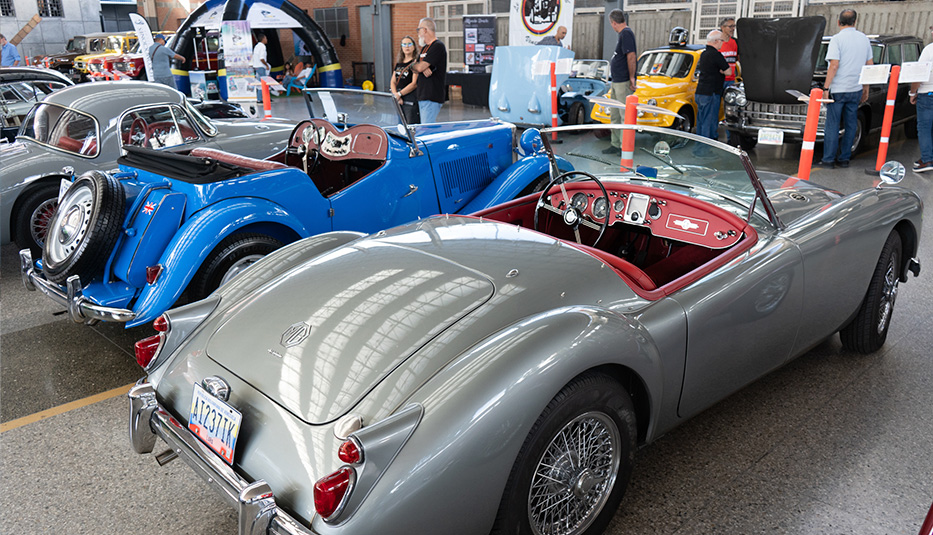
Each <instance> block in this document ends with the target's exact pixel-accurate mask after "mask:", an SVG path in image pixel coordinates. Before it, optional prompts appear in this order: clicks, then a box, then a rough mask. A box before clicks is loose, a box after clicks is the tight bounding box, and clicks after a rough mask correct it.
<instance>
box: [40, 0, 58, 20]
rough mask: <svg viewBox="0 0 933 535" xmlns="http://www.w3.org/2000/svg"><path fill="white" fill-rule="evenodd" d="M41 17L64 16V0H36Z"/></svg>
mask: <svg viewBox="0 0 933 535" xmlns="http://www.w3.org/2000/svg"><path fill="white" fill-rule="evenodd" d="M36 7H37V8H38V10H39V16H40V17H63V16H64V14H63V10H62V0H36Z"/></svg>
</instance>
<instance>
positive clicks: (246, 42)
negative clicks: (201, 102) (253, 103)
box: [220, 20, 256, 100]
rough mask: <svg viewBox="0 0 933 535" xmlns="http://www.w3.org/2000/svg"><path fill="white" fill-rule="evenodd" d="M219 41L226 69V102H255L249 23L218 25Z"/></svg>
mask: <svg viewBox="0 0 933 535" xmlns="http://www.w3.org/2000/svg"><path fill="white" fill-rule="evenodd" d="M220 40H221V44H222V45H223V51H224V66H225V67H226V69H227V100H256V88H255V87H251V86H250V84H251V83H255V81H256V76H255V75H254V73H253V67H252V59H253V38H252V35H251V34H250V30H249V22H247V21H245V20H225V21H224V22H223V24H221V25H220Z"/></svg>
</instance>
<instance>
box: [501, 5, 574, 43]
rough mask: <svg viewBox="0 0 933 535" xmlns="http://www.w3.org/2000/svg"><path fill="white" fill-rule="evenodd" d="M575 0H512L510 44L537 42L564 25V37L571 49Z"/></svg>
mask: <svg viewBox="0 0 933 535" xmlns="http://www.w3.org/2000/svg"><path fill="white" fill-rule="evenodd" d="M573 6H574V0H512V1H511V9H510V10H509V46H520V45H536V44H538V42H539V41H541V40H542V39H544V38H545V37H547V36H549V35H554V34H556V33H557V29H558V28H560V27H561V26H563V27H564V28H566V29H567V35H566V37H564V38H563V39H562V40H561V43H562V45H563V46H564V47H565V48H570V46H571V43H572V40H571V38H572V37H573Z"/></svg>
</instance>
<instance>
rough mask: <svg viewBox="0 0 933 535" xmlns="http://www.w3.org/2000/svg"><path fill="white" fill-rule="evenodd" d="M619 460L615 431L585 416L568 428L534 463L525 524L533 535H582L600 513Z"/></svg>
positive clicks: (602, 419) (599, 418)
mask: <svg viewBox="0 0 933 535" xmlns="http://www.w3.org/2000/svg"><path fill="white" fill-rule="evenodd" d="M620 460H621V438H620V435H619V429H618V427H617V426H616V424H615V422H614V421H613V420H612V418H610V417H609V416H608V415H606V414H604V413H601V412H588V413H585V414H582V415H580V416H578V417H577V418H575V419H573V420H572V421H570V422H568V423H567V425H565V426H564V427H563V428H562V429H561V430H560V431H559V432H558V433H557V435H555V436H554V437H553V438H552V439H551V442H550V444H548V446H547V448H546V449H545V451H544V454H543V455H542V456H541V459H540V460H539V461H538V464H537V466H536V467H535V470H534V474H533V476H532V480H531V488H530V491H529V494H528V520H529V523H530V525H531V528H532V531H533V532H534V533H536V534H538V535H572V534H578V533H582V532H584V531H585V530H586V529H587V528H588V527H589V526H590V524H592V522H593V520H594V519H595V518H596V516H597V515H598V513H599V512H600V511H601V510H602V509H603V506H604V505H605V504H606V501H607V500H608V499H609V494H610V492H611V490H612V488H613V485H614V483H615V478H616V474H617V473H618V469H619V463H620Z"/></svg>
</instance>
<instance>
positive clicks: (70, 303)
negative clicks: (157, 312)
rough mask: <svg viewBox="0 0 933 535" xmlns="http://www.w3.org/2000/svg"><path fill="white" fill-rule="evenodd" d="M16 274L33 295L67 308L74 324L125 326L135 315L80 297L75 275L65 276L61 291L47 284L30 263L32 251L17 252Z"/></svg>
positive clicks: (78, 282)
mask: <svg viewBox="0 0 933 535" xmlns="http://www.w3.org/2000/svg"><path fill="white" fill-rule="evenodd" d="M19 262H20V272H21V274H22V276H23V285H24V286H26V289H27V290H29V291H31V292H34V291H36V290H39V291H40V292H42V293H44V294H45V295H47V296H48V297H49V298H50V299H51V300H52V301H55V302H56V303H58V304H59V305H62V306H63V307H65V308H67V309H68V313H69V314H70V315H71V319H72V320H74V321H75V323H88V324H91V325H93V324H95V323H97V322H99V321H114V322H119V323H126V322H128V321H130V320H132V319H133V318H135V317H136V313H135V312H133V311H132V310H127V309H125V308H114V307H107V306H102V305H98V304H96V303H94V302H93V301H91V300H90V299H88V298H86V297H84V294H83V293H82V291H81V278H80V277H78V276H77V275H72V276H70V277H68V280H67V281H65V289H64V290H62V288H61V286H59V285H57V284H55V283H54V282H51V281H49V280H47V279H45V277H43V276H42V274H40V273H38V272H36V265H35V263H34V262H33V261H32V251H30V250H29V249H23V250H22V251H20V252H19Z"/></svg>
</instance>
